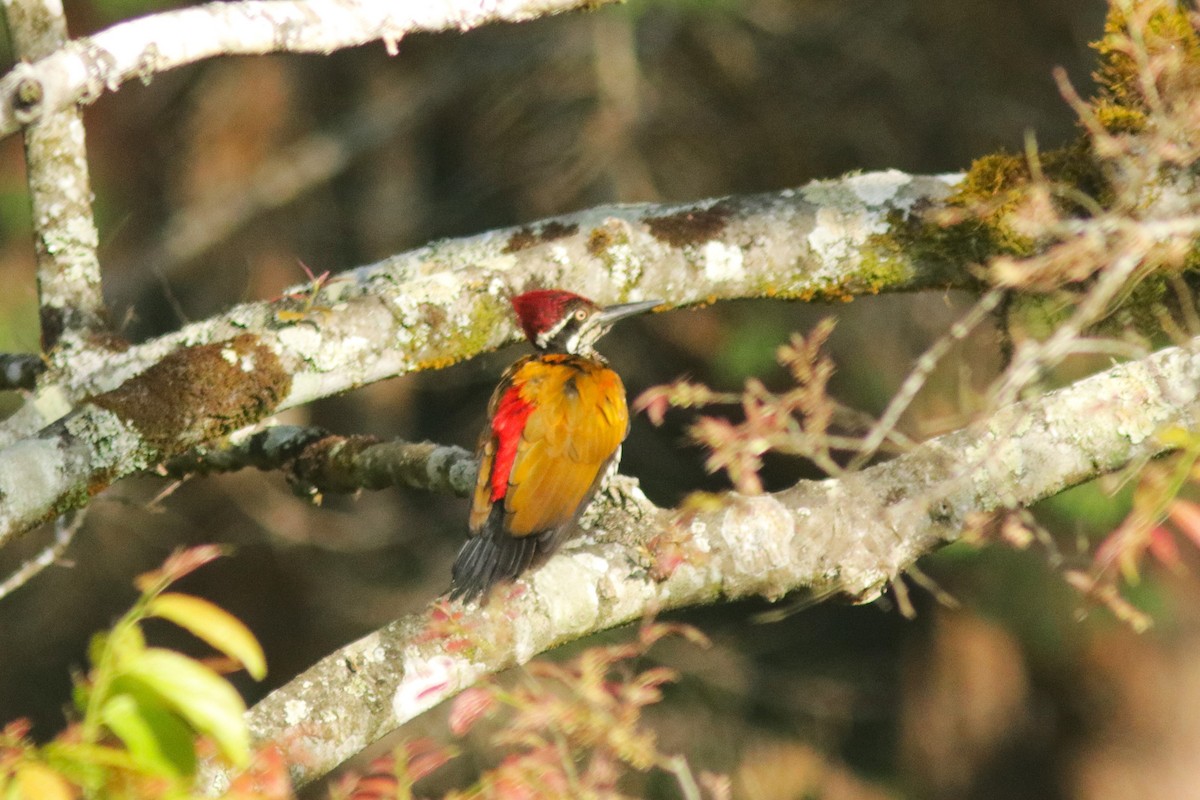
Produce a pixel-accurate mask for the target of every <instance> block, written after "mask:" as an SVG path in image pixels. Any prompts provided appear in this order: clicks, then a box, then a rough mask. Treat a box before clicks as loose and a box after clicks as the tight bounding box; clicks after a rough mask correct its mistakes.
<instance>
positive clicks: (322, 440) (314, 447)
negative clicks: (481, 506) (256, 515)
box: [163, 425, 479, 496]
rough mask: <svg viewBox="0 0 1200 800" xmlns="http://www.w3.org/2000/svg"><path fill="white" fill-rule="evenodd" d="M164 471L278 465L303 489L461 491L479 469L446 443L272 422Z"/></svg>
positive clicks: (466, 454)
mask: <svg viewBox="0 0 1200 800" xmlns="http://www.w3.org/2000/svg"><path fill="white" fill-rule="evenodd" d="M163 466H164V470H163V471H164V473H165V474H166V475H169V476H171V477H176V478H183V477H185V476H188V475H194V474H199V475H207V474H210V473H213V472H232V471H234V470H239V469H245V468H246V467H255V468H257V469H261V470H280V471H282V472H283V473H284V475H286V476H287V479H288V481H289V482H290V483H291V484H292V485H293V486H294V487H296V489H297V490H298V491H299V492H300V493H301V494H304V495H309V496H319V495H322V494H333V493H348V492H357V491H359V490H360V489H385V488H389V487H394V486H408V487H411V488H414V489H422V490H424V491H435V492H451V493H453V494H457V495H460V496H464V495H466V494H467V493H468V492H469V491H470V490H471V487H472V486H474V484H475V474H476V472H477V470H478V468H479V465H478V463H477V462H476V459H475V456H474V455H472V454H471V453H470V452H468V451H466V450H464V449H462V448H461V447H455V446H453V445H438V444H433V443H431V442H404V441H392V442H383V441H380V440H379V439H377V438H375V437H373V436H338V435H336V434H333V433H330V432H329V431H327V430H324V429H323V428H307V427H301V426H299V425H275V426H272V427H269V428H267V429H265V430H261V431H257V432H255V433H253V434H252V435H249V436H242V437H238V438H236V439H235V440H227V441H223V442H220V443H218V444H216V445H213V446H201V447H198V448H196V449H195V450H192V451H190V452H187V453H184V454H183V455H181V456H178V457H176V458H173V459H171V460H170V461H168V462H167V463H166V464H164V465H163Z"/></svg>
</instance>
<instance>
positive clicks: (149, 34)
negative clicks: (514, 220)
mask: <svg viewBox="0 0 1200 800" xmlns="http://www.w3.org/2000/svg"><path fill="white" fill-rule="evenodd" d="M610 1H611V0H490V1H489V2H467V1H466V0H437V1H436V2H435V1H434V0H241V2H228V3H227V2H216V3H207V4H205V5H200V6H193V7H191V8H181V9H176V10H174V11H167V12H164V13H161V14H154V15H151V16H146V17H142V18H140V19H135V20H131V21H128V22H123V23H120V24H118V25H114V26H113V27H111V28H108V29H107V30H104V31H101V32H99V33H97V34H95V35H93V36H89V37H85V38H82V39H76V40H74V41H71V42H69V43H67V44H66V45H64V46H62V47H61V48H56V49H55V51H54V52H52V53H38V54H37V56H36V57H37V58H38V60H36V61H34V62H33V63H19V64H17V66H16V67H14V68H13V69H12V71H11V72H9V73H8V74H7V75H6V76H4V78H3V79H0V135H7V134H9V133H12V132H13V131H15V130H17V129H18V128H19V127H20V126H21V125H27V124H30V123H32V122H35V121H38V120H40V119H42V118H44V117H46V116H48V115H50V114H53V113H55V112H57V111H60V110H62V109H65V108H68V107H70V106H73V105H74V104H76V103H81V102H91V101H93V100H95V99H96V98H97V97H99V96H100V95H101V94H103V93H104V92H105V91H115V90H116V89H117V88H119V87H120V86H121V85H122V84H123V83H125V82H126V81H128V80H130V79H131V78H137V79H139V80H143V81H144V80H149V79H150V78H152V77H153V76H154V75H157V74H158V73H161V72H166V71H167V70H171V69H174V68H175V67H179V66H183V65H184V64H191V63H194V62H196V61H200V60H202V59H206V58H212V57H214V56H222V55H258V54H262V53H283V52H286V53H325V54H328V53H332V52H333V51H335V50H341V49H343V48H346V47H355V46H357V45H362V44H366V43H368V42H373V41H382V42H383V43H384V44H385V45H386V46H387V48H388V51H389V52H391V53H395V52H396V51H397V48H398V47H399V43H400V40H401V39H403V38H404V37H405V36H407V35H408V34H410V33H415V32H417V31H442V30H449V29H458V30H467V29H469V28H474V27H477V26H479V25H483V24H485V23H488V22H497V21H510V22H519V21H524V20H528V19H534V18H536V17H544V16H549V15H551V14H557V13H560V12H563V11H570V10H574V9H578V8H593V7H595V6H598V5H601V4H603V3H605V2H610ZM43 56H44V57H43Z"/></svg>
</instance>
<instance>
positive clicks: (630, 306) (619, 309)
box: [596, 300, 663, 327]
mask: <svg viewBox="0 0 1200 800" xmlns="http://www.w3.org/2000/svg"><path fill="white" fill-rule="evenodd" d="M661 305H663V301H662V300H641V301H639V302H637V303H620V304H619V305H615V306H605V307H604V308H603V309H602V310H601V311H600V313H599V314H597V315H596V319H597V320H598V321H599V322H600V324H601V325H603V326H605V327H608V326H609V325H612V324H613V323H614V322H616V321H617V320H619V319H625V318H626V317H632V316H633V315H634V314H641V313H642V312H643V311H649V310H650V309H652V308H654V307H655V306H661Z"/></svg>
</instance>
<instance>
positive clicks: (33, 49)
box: [4, 0, 105, 352]
mask: <svg viewBox="0 0 1200 800" xmlns="http://www.w3.org/2000/svg"><path fill="white" fill-rule="evenodd" d="M4 13H5V19H6V20H7V21H8V31H9V39H10V40H11V42H12V47H13V54H14V56H16V58H17V59H18V60H28V61H32V60H36V59H40V58H43V57H45V56H48V55H50V54H51V53H53V52H55V51H56V50H58V48H59V47H61V46H63V44H64V43H65V42H66V41H67V22H66V19H65V18H64V17H63V9H62V2H61V0H5V2H4ZM22 63H24V61H22ZM25 164H26V169H27V171H28V181H29V195H30V202H31V205H32V207H33V232H34V248H35V251H36V254H37V284H38V301H39V306H40V309H41V324H42V350H43V351H46V352H49V351H50V350H51V349H52V348H53V347H54V346H55V345H56V344H57V343H58V340H59V337H60V336H61V335H62V333H63V332H64V331H72V332H75V333H86V332H88V331H92V330H96V329H98V328H100V327H101V326H102V325H103V322H104V318H105V308H104V298H103V296H102V295H101V292H100V261H99V259H98V257H97V255H96V247H97V244H98V243H99V234H98V233H97V232H96V222H95V220H94V219H93V217H92V188H91V179H90V178H89V176H88V165H87V148H86V145H85V142H84V132H83V115H82V113H81V112H80V111H79V109H77V108H74V107H71V106H63V107H60V108H54V109H51V110H50V111H48V112H47V113H45V114H42V115H40V116H39V118H38V120H37V124H35V125H31V126H30V127H29V128H27V129H26V131H25Z"/></svg>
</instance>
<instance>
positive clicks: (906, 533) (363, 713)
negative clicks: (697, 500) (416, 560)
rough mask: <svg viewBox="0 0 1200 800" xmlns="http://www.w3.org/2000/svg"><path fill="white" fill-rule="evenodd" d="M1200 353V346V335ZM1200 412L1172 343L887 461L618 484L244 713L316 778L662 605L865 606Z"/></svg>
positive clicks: (1197, 387)
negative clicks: (538, 560) (685, 486)
mask: <svg viewBox="0 0 1200 800" xmlns="http://www.w3.org/2000/svg"><path fill="white" fill-rule="evenodd" d="M1195 344H1196V345H1197V346H1200V341H1197V342H1196V343H1195ZM1197 415H1200V353H1198V351H1197V350H1195V349H1183V348H1178V347H1173V348H1168V349H1166V350H1163V351H1160V352H1158V353H1156V354H1154V355H1152V356H1149V357H1147V358H1145V359H1142V360H1140V361H1136V362H1131V363H1127V364H1123V365H1120V366H1116V367H1113V368H1112V369H1109V370H1107V371H1106V372H1103V373H1100V374H1097V375H1094V376H1092V377H1090V378H1087V379H1085V380H1082V381H1079V382H1078V383H1076V384H1074V385H1072V386H1070V387H1068V388H1066V389H1062V390H1059V391H1056V392H1053V393H1050V394H1047V395H1045V396H1042V397H1038V398H1036V399H1033V400H1029V401H1027V402H1023V403H1020V404H1018V405H1015V406H1010V407H1007V408H1004V409H1002V410H1000V411H998V412H996V413H995V414H994V415H993V416H992V417H990V418H988V419H987V420H984V421H982V422H981V423H979V424H978V425H975V426H972V427H971V428H968V429H964V430H961V431H958V432H955V433H951V434H948V435H946V436H942V437H939V438H937V439H933V440H931V441H929V442H926V443H924V444H922V445H919V446H918V447H916V448H914V449H913V450H911V451H910V452H908V453H906V454H904V455H902V456H899V457H897V458H896V459H894V460H892V461H889V462H887V463H885V464H882V465H879V466H875V467H872V468H869V469H866V470H864V471H862V472H860V473H854V474H850V475H847V476H845V477H842V478H838V479H829V480H826V481H813V482H804V483H801V484H799V485H797V486H795V487H793V488H791V489H788V490H786V491H783V492H779V493H777V494H767V495H759V496H741V495H730V496H728V497H727V498H726V499H725V502H724V503H723V504H722V505H721V507H720V508H717V509H705V510H695V511H689V512H684V513H678V512H677V513H674V514H669V513H667V512H665V511H662V510H660V509H657V508H655V507H654V506H653V505H652V504H650V503H649V501H648V500H646V499H645V497H644V496H642V495H641V493H640V492H639V491H638V490H637V487H636V483H634V482H632V481H631V480H630V479H627V478H621V479H618V481H617V487H616V488H617V490H616V491H609V492H607V493H605V494H603V495H602V496H601V500H600V501H599V502H598V503H597V504H595V505H594V506H593V509H592V511H590V512H589V514H588V516H587V518H586V519H585V525H587V524H590V525H591V526H592V528H593V534H592V535H591V537H590V538H589V539H588V540H587V541H585V542H584V543H583V544H582V546H579V547H574V548H568V549H566V550H565V551H564V552H563V553H561V554H560V555H559V556H557V557H555V558H553V559H552V560H551V561H550V562H549V563H548V564H546V565H545V566H544V567H543V568H541V569H540V570H537V571H535V572H533V573H532V574H530V575H529V576H528V577H527V578H526V579H524V580H523V581H521V582H520V583H519V584H517V586H516V587H515V588H513V589H510V590H508V591H505V590H503V589H501V590H498V591H497V592H496V593H495V595H494V596H493V598H492V600H491V603H490V604H489V605H487V606H485V607H483V608H480V607H478V606H476V605H474V604H472V605H468V606H466V607H463V606H461V605H459V604H457V603H449V602H448V601H445V600H440V601H437V602H435V603H433V604H432V605H431V606H429V607H428V608H427V609H425V610H424V611H421V612H419V613H416V614H413V615H411V616H408V617H405V618H403V619H400V620H397V621H395V622H393V623H391V624H389V625H387V626H385V627H384V628H381V629H380V630H378V631H376V632H375V633H372V634H370V635H369V636H367V637H365V638H364V639H361V640H359V641H357V642H355V643H353V644H350V645H348V646H346V647H344V648H343V649H341V650H339V651H337V652H336V653H333V654H331V655H329V656H327V657H326V658H324V659H322V660H321V661H320V662H318V663H317V664H316V665H314V666H313V667H312V668H311V669H309V670H307V671H306V672H305V673H303V674H302V675H300V676H298V677H297V678H295V679H294V680H292V681H291V682H289V683H288V684H286V685H285V686H283V687H281V688H280V689H278V690H276V691H275V692H273V693H272V694H271V695H270V696H268V697H267V698H266V699H264V700H263V701H262V702H260V703H259V704H258V705H256V706H255V707H254V708H253V709H252V710H251V712H250V716H249V719H250V724H251V727H252V730H253V732H254V734H255V735H256V737H257V738H258V739H259V740H260V741H274V742H276V743H278V744H280V745H281V746H282V747H283V748H285V750H287V751H288V753H287V754H288V756H289V758H288V762H289V763H290V764H292V765H293V770H294V777H295V778H297V779H298V780H299V781H300V782H302V783H304V782H308V781H311V780H313V779H315V778H317V777H320V776H321V775H323V774H325V773H326V772H328V771H329V770H330V769H332V768H333V767H335V766H336V765H337V764H338V763H340V762H341V761H342V760H344V759H345V758H347V757H349V756H350V755H353V754H355V753H358V752H359V751H361V750H362V749H363V748H364V747H365V746H366V745H367V744H369V743H370V742H372V741H374V740H375V739H377V738H378V737H380V736H381V735H383V734H385V733H387V732H388V731H391V730H393V729H395V728H397V727H398V726H400V725H402V724H404V723H405V722H407V721H408V720H410V719H412V718H413V717H415V716H416V715H418V714H420V713H421V712H422V711H425V710H427V709H429V708H432V707H433V706H434V705H436V704H437V703H438V702H440V701H442V700H444V699H446V698H447V697H450V696H452V695H454V694H455V693H457V692H458V691H460V690H462V689H463V688H465V687H467V686H469V685H470V684H472V683H473V682H475V681H476V680H478V679H479V678H480V677H482V676H484V675H486V674H489V673H493V672H496V671H499V670H502V669H505V668H507V667H511V666H513V665H515V664H521V663H524V662H526V661H528V660H529V659H531V658H532V657H534V656H535V655H537V654H539V653H542V652H544V651H546V650H548V649H550V648H552V647H555V646H556V645H559V644H562V643H563V642H567V641H570V640H573V639H576V638H578V637H581V636H585V635H587V634H590V633H594V632H596V631H600V630H604V629H606V628H610V627H612V626H615V625H620V624H622V623H625V622H629V621H631V620H634V619H637V618H639V617H641V616H642V615H644V614H646V613H648V612H652V611H656V610H663V609H670V608H679V607H683V606H690V605H698V604H704V603H711V602H715V601H717V600H721V599H733V598H739V597H746V596H752V595H759V596H763V597H767V598H770V599H776V598H779V597H781V596H783V595H784V594H785V593H787V592H789V591H792V590H795V589H799V588H809V589H811V590H813V591H816V592H819V593H822V594H824V593H828V592H842V593H845V594H848V595H851V596H853V597H855V598H859V599H864V600H865V599H870V598H873V597H874V596H876V595H877V594H878V593H879V592H881V591H882V590H883V589H884V588H885V587H886V585H887V583H888V582H889V581H891V580H893V579H895V578H896V576H897V575H899V574H900V573H901V572H902V571H903V570H904V569H905V568H906V567H908V566H909V565H910V564H912V563H913V561H914V560H915V559H917V558H918V557H919V556H921V555H922V554H924V553H927V552H929V551H931V550H932V549H934V548H936V547H937V546H938V545H939V544H941V543H944V542H948V541H951V540H953V539H955V538H956V537H957V536H958V535H959V533H960V531H961V530H962V528H963V525H964V522H965V520H966V519H967V515H968V514H970V513H972V512H977V511H992V510H998V509H1005V508H1015V507H1021V506H1025V505H1028V504H1030V503H1033V502H1035V501H1036V500H1038V499H1041V498H1043V497H1046V496H1048V495H1051V494H1054V493H1056V492H1059V491H1061V490H1062V489H1064V488H1066V487H1069V486H1072V485H1074V484H1077V483H1079V482H1081V481H1084V480H1087V479H1089V478H1092V477H1095V476H1097V475H1100V474H1103V473H1105V472H1109V471H1112V470H1116V469H1119V468H1120V467H1122V466H1123V465H1125V464H1127V463H1129V462H1130V461H1132V460H1135V459H1139V458H1147V457H1150V456H1152V455H1154V454H1156V453H1159V452H1161V451H1163V450H1164V449H1165V445H1164V444H1162V442H1161V441H1160V440H1159V439H1158V438H1157V436H1156V433H1157V432H1159V431H1161V430H1163V429H1165V428H1167V427H1169V426H1173V425H1194V424H1195V421H1196V419H1197Z"/></svg>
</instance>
